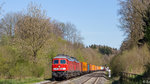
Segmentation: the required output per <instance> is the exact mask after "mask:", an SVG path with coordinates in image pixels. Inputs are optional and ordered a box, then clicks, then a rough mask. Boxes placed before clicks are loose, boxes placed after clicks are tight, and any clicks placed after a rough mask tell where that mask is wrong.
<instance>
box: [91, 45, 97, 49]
mask: <svg viewBox="0 0 150 84" xmlns="http://www.w3.org/2000/svg"><path fill="white" fill-rule="evenodd" d="M89 47H90V48H93V49H96V48H97V46H96V45H95V44H93V45H90V46H89Z"/></svg>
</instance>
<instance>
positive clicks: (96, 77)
mask: <svg viewBox="0 0 150 84" xmlns="http://www.w3.org/2000/svg"><path fill="white" fill-rule="evenodd" d="M103 73H104V72H94V73H91V74H87V75H84V76H79V77H76V78H71V79H69V80H62V81H49V82H45V83H44V82H42V83H35V84H104V83H105V82H106V81H107V79H106V78H105V74H103Z"/></svg>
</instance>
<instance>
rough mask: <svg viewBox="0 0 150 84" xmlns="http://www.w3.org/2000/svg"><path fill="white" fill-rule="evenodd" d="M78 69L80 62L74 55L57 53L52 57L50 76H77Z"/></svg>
mask: <svg viewBox="0 0 150 84" xmlns="http://www.w3.org/2000/svg"><path fill="white" fill-rule="evenodd" d="M80 70H81V69H80V62H79V61H78V60H77V59H76V58H74V57H69V56H67V55H63V54H59V55H58V56H56V57H54V59H53V64H52V77H53V78H55V79H57V78H66V79H68V78H70V77H75V76H78V75H80Z"/></svg>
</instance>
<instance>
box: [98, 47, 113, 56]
mask: <svg viewBox="0 0 150 84" xmlns="http://www.w3.org/2000/svg"><path fill="white" fill-rule="evenodd" d="M99 52H100V53H102V54H103V55H105V54H106V55H110V54H112V49H111V48H110V47H107V46H103V47H99Z"/></svg>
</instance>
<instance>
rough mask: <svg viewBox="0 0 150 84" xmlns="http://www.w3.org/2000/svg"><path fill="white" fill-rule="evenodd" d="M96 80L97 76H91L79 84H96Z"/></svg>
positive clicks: (97, 79)
mask: <svg viewBox="0 0 150 84" xmlns="http://www.w3.org/2000/svg"><path fill="white" fill-rule="evenodd" d="M98 81H99V77H91V78H88V79H87V80H86V81H84V82H83V83H81V84H98Z"/></svg>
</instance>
